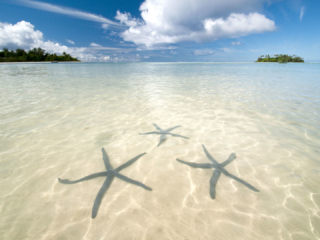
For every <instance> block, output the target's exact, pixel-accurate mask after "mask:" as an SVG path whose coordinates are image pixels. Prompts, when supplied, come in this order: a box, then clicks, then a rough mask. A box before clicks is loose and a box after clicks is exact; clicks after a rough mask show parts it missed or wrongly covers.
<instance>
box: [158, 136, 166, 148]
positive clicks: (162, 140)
mask: <svg viewBox="0 0 320 240" xmlns="http://www.w3.org/2000/svg"><path fill="white" fill-rule="evenodd" d="M166 139H167V137H166V135H164V134H161V135H160V141H159V143H158V146H157V147H159V146H160V145H161V144H162V143H163V142H164V141H165V140H166Z"/></svg>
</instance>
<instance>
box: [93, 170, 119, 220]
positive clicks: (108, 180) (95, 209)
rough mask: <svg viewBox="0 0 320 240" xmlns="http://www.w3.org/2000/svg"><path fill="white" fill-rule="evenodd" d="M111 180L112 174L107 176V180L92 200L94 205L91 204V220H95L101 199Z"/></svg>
mask: <svg viewBox="0 0 320 240" xmlns="http://www.w3.org/2000/svg"><path fill="white" fill-rule="evenodd" d="M113 178H114V176H113V174H110V175H108V176H107V179H106V180H105V181H104V183H103V185H102V187H101V188H100V190H99V192H98V195H97V197H96V199H95V200H94V204H93V208H92V218H95V217H96V216H97V214H98V210H99V207H100V203H101V200H102V197H103V195H104V194H105V193H106V191H107V190H108V188H109V187H110V185H111V183H112V180H113Z"/></svg>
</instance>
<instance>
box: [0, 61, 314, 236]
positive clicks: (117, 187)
mask: <svg viewBox="0 0 320 240" xmlns="http://www.w3.org/2000/svg"><path fill="white" fill-rule="evenodd" d="M319 76H320V65H319V64H285V65H284V64H283V65H280V64H273V63H270V64H268V63H262V64H258V63H209V64H205V63H168V64H164V63H128V64H112V63H110V64H98V63H94V64H93V63H90V64H89V63H81V64H61V63H59V64H1V65H0V92H1V95H0V199H1V200H0V236H2V237H1V238H2V239H146V240H148V239H175V240H176V239H320V159H319V153H320V150H319V149H320V135H319V132H320V117H319V114H320V80H319V79H320V78H319ZM153 123H156V124H157V125H159V127H161V128H163V129H167V128H170V127H174V126H176V125H181V127H179V128H176V129H174V130H173V131H172V133H174V134H179V135H183V136H187V137H189V138H190V139H184V138H180V137H174V136H168V137H167V140H166V141H164V142H163V143H162V144H161V145H160V146H159V147H157V145H158V143H159V137H160V135H152V134H150V135H140V134H139V133H145V132H152V131H156V128H155V127H154V126H153ZM202 144H203V145H205V146H206V148H207V150H208V152H209V153H210V154H211V155H212V156H213V157H214V158H215V159H216V160H217V161H218V162H220V163H221V162H223V161H225V160H226V159H227V158H228V157H229V155H230V154H231V153H232V152H235V153H236V155H237V158H236V159H235V160H234V161H233V162H231V163H230V164H228V165H227V166H225V169H226V170H227V171H228V172H229V173H230V174H233V175H235V176H236V177H238V178H241V179H242V180H244V181H246V182H247V183H249V184H251V185H253V186H254V187H256V188H257V189H259V190H260V192H255V191H252V190H251V189H249V188H247V187H246V186H245V185H243V184H241V183H239V182H238V181H235V180H233V179H232V178H230V177H228V176H226V175H224V174H221V176H220V178H219V180H218V182H217V186H216V198H215V199H214V200H213V199H211V197H210V192H209V189H210V179H211V177H212V174H213V171H214V169H202V168H192V167H190V166H187V165H185V164H182V163H180V162H178V161H176V159H177V158H179V159H181V160H183V161H188V162H196V163H211V162H210V160H209V159H208V158H207V157H206V155H205V153H204V151H203V149H202V146H201V145H202ZM102 147H103V148H104V149H105V150H106V152H107V154H108V156H109V158H110V163H111V165H112V166H113V167H114V168H117V167H118V166H120V165H121V164H123V163H125V162H126V161H128V160H130V159H132V158H133V157H135V156H137V155H139V154H141V153H143V152H147V154H146V155H144V156H142V157H141V158H140V159H138V160H137V161H136V162H135V163H133V164H132V165H130V166H128V167H126V168H124V169H123V170H122V171H121V174H123V175H124V176H127V177H129V178H131V179H134V180H136V181H140V182H143V183H144V184H145V185H147V186H149V187H151V188H152V191H147V190H145V189H143V188H141V187H138V186H135V185H133V184H130V183H127V182H125V181H122V180H120V179H119V178H115V179H114V181H113V182H112V184H111V186H110V188H109V189H108V191H107V192H106V194H105V195H104V196H103V198H102V202H101V205H100V208H99V211H98V215H97V217H96V218H95V219H92V218H91V211H92V207H93V203H94V201H95V198H96V196H97V194H98V192H99V189H100V188H101V186H102V185H103V182H104V181H105V179H106V178H105V177H100V178H95V179H92V180H88V181H83V182H80V183H77V184H74V185H67V184H62V183H59V182H58V178H62V179H70V180H76V179H79V178H82V177H84V176H87V175H90V174H92V173H97V172H103V171H106V170H105V165H104V162H103V159H102V153H101V148H102Z"/></svg>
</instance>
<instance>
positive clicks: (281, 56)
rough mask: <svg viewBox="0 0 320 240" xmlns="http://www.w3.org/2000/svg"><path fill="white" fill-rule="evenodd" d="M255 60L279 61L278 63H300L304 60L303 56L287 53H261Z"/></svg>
mask: <svg viewBox="0 0 320 240" xmlns="http://www.w3.org/2000/svg"><path fill="white" fill-rule="evenodd" d="M256 62H279V63H287V62H296V63H301V62H304V60H303V58H301V57H299V56H296V55H292V56H291V55H287V54H274V55H273V56H272V57H270V55H269V54H268V55H261V56H260V57H259V58H258V60H257V61H256Z"/></svg>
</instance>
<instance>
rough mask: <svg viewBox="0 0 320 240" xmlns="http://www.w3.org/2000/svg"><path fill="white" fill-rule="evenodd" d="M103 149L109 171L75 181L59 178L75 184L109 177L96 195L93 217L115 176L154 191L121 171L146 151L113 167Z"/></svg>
mask: <svg viewBox="0 0 320 240" xmlns="http://www.w3.org/2000/svg"><path fill="white" fill-rule="evenodd" d="M101 151H102V156H103V162H104V165H105V167H106V169H107V171H105V172H98V173H94V174H91V175H89V176H86V177H84V178H80V179H78V180H75V181H70V180H68V179H60V178H58V180H59V182H60V183H63V184H75V183H78V182H82V181H86V180H90V179H93V178H97V177H107V178H106V180H105V181H104V183H103V185H102V187H101V188H100V190H99V192H98V195H97V197H96V199H95V201H94V204H93V208H92V218H95V217H96V216H97V213H98V210H99V207H100V203H101V200H102V197H103V195H104V194H105V193H106V191H107V190H108V188H109V187H110V185H111V183H112V181H113V179H114V178H115V177H117V178H119V179H121V180H123V181H125V182H128V183H132V184H135V185H137V186H139V187H142V188H144V189H146V190H149V191H152V189H151V188H149V187H148V186H146V185H144V184H143V183H141V182H138V181H135V180H132V179H131V178H128V177H126V176H124V175H122V174H120V173H119V172H120V171H121V170H122V169H124V168H126V167H128V166H130V165H131V164H132V163H134V162H135V161H137V160H138V159H139V158H140V157H142V156H143V155H145V154H146V153H142V154H140V155H138V156H136V157H134V158H132V159H131V160H129V161H127V162H126V163H124V164H122V165H121V166H120V167H118V168H116V169H113V167H112V166H111V164H110V161H109V157H108V155H107V153H106V151H105V150H104V148H102V149H101Z"/></svg>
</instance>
